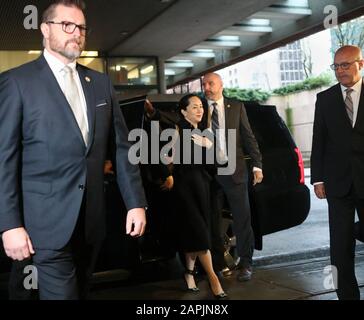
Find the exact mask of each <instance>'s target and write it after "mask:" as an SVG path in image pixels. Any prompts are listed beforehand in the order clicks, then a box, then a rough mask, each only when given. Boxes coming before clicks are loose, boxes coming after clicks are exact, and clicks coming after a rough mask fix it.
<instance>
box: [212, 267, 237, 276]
mask: <svg viewBox="0 0 364 320" xmlns="http://www.w3.org/2000/svg"><path fill="white" fill-rule="evenodd" d="M216 274H217V276H218V277H219V278H227V277H229V276H231V275H232V274H233V271H232V270H230V269H229V267H225V268H224V269H222V270H220V271H218V272H216Z"/></svg>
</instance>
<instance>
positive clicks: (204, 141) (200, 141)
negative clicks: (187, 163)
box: [192, 134, 212, 149]
mask: <svg viewBox="0 0 364 320" xmlns="http://www.w3.org/2000/svg"><path fill="white" fill-rule="evenodd" d="M192 140H193V142H194V143H196V144H197V145H199V146H201V147H205V148H207V149H210V148H211V147H212V142H211V141H210V140H209V139H208V138H206V137H202V136H200V135H198V134H193V135H192Z"/></svg>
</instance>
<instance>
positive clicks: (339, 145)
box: [311, 84, 364, 197]
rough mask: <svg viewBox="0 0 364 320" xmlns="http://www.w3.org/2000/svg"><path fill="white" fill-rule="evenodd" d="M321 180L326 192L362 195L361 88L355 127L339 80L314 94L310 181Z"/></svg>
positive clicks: (363, 123) (363, 117)
mask: <svg viewBox="0 0 364 320" xmlns="http://www.w3.org/2000/svg"><path fill="white" fill-rule="evenodd" d="M320 181H321V182H324V183H325V191H326V194H327V195H328V196H335V197H341V196H344V195H346V194H348V192H349V190H350V187H351V186H352V184H354V186H355V191H356V192H357V193H358V195H359V196H360V197H364V88H363V87H362V90H361V96H360V102H359V110H358V115H357V119H356V122H355V126H354V128H353V127H352V126H351V124H350V120H349V117H348V115H347V113H346V109H345V103H344V99H343V95H342V92H341V89H340V84H336V85H335V86H333V87H331V88H329V89H327V90H325V91H323V92H320V93H319V94H318V95H317V101H316V110H315V120H314V126H313V140H312V154H311V183H315V182H320Z"/></svg>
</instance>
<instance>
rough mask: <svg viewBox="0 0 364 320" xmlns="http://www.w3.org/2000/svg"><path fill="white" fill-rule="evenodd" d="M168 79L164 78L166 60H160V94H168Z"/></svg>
mask: <svg viewBox="0 0 364 320" xmlns="http://www.w3.org/2000/svg"><path fill="white" fill-rule="evenodd" d="M166 90H167V86H166V79H165V77H164V60H163V59H161V58H158V93H166Z"/></svg>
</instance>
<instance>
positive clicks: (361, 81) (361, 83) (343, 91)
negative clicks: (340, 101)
mask: <svg viewBox="0 0 364 320" xmlns="http://www.w3.org/2000/svg"><path fill="white" fill-rule="evenodd" d="M362 85H363V78H360V80H359V81H358V82H357V83H355V84H354V85H353V86H352V87H350V89H353V91H354V92H355V93H357V92H360V91H361V86H362ZM340 87H341V91H342V93H343V94H344V95H345V94H346V91H345V90H346V89H349V88H348V87H345V86H343V85H342V84H340Z"/></svg>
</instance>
